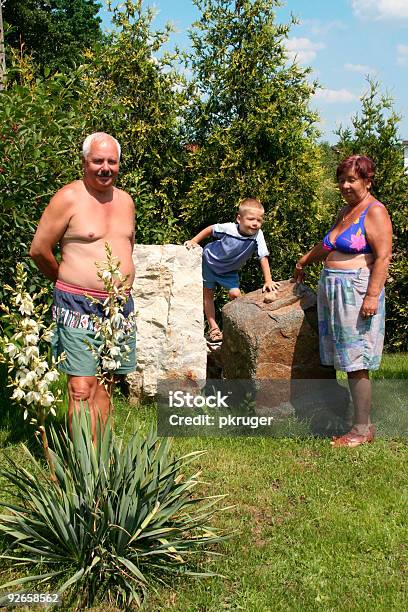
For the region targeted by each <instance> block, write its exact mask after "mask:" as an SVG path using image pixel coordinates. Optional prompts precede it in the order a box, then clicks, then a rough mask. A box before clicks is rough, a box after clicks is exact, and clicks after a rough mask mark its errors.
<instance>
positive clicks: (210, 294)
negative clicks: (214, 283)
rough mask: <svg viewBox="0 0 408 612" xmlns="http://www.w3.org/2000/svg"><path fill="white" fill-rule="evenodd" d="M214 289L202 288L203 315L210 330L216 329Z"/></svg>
mask: <svg viewBox="0 0 408 612" xmlns="http://www.w3.org/2000/svg"><path fill="white" fill-rule="evenodd" d="M214 292H215V291H214V289H208V287H204V288H203V302H204V314H205V316H206V319H207V321H208V325H209V326H210V330H211V329H214V328H216V327H218V325H217V321H216V320H215V305H214Z"/></svg>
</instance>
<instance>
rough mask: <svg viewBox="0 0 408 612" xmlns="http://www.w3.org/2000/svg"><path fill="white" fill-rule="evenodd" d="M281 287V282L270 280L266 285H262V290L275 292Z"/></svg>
mask: <svg viewBox="0 0 408 612" xmlns="http://www.w3.org/2000/svg"><path fill="white" fill-rule="evenodd" d="M279 287H280V284H279V283H275V281H269V282H267V283H265V284H264V286H263V287H262V292H265V291H266V292H272V293H274V292H275V291H278V290H279Z"/></svg>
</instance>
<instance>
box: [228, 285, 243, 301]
mask: <svg viewBox="0 0 408 612" xmlns="http://www.w3.org/2000/svg"><path fill="white" fill-rule="evenodd" d="M228 295H229V298H230V300H236V298H238V297H239V296H240V295H241V291H240V290H239V289H238V287H235V288H234V289H230V290H229V291H228Z"/></svg>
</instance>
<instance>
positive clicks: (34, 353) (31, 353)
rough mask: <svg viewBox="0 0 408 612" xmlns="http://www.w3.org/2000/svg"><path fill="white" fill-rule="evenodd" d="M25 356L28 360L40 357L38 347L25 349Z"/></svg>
mask: <svg viewBox="0 0 408 612" xmlns="http://www.w3.org/2000/svg"><path fill="white" fill-rule="evenodd" d="M25 354H26V355H27V356H28V357H29V358H30V359H36V358H37V359H38V358H39V356H40V349H39V348H38V346H28V347H27V348H26V351H25Z"/></svg>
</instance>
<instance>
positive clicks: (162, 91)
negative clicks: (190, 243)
mask: <svg viewBox="0 0 408 612" xmlns="http://www.w3.org/2000/svg"><path fill="white" fill-rule="evenodd" d="M153 18H154V11H153V10H152V9H146V10H144V9H143V8H142V2H141V1H140V0H137V1H134V0H127V1H126V2H124V3H123V4H122V5H121V6H120V8H119V9H117V8H114V9H113V11H112V23H113V25H114V29H113V31H112V33H111V34H110V35H109V36H108V37H107V39H106V42H105V44H104V45H103V47H101V48H100V49H98V50H97V51H94V52H92V51H89V52H88V53H87V58H88V60H87V67H86V76H85V77H84V83H83V85H84V88H83V93H82V98H83V99H82V109H83V113H84V116H88V115H89V114H91V115H93V118H92V119H91V121H93V126H94V129H95V130H105V131H107V132H109V133H111V134H113V135H114V136H115V137H116V138H117V139H118V140H119V141H120V142H121V143H122V145H123V160H122V164H121V172H120V177H119V183H120V185H121V187H123V188H124V189H126V190H127V191H128V192H129V193H130V194H131V195H132V197H133V199H134V200H135V204H136V210H137V225H138V228H137V240H138V242H144V243H163V242H169V241H171V240H174V239H176V238H177V236H178V233H179V230H178V226H179V223H180V222H179V210H178V200H179V199H180V193H181V192H182V190H183V189H184V165H185V163H186V162H185V160H186V158H187V153H186V151H185V150H184V148H183V146H182V131H181V114H182V109H183V108H184V107H185V105H186V104H187V99H188V85H187V83H186V81H185V78H184V77H183V76H182V75H181V74H180V69H177V62H179V55H178V53H177V52H175V53H173V54H170V53H163V45H164V44H165V43H166V42H167V40H168V39H169V36H170V34H171V31H172V28H171V26H170V25H166V26H165V27H164V28H163V29H162V30H157V31H154V30H153V29H152V20H153Z"/></svg>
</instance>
